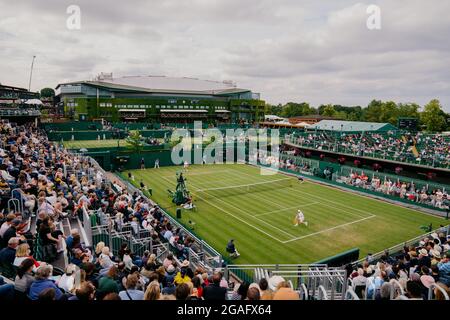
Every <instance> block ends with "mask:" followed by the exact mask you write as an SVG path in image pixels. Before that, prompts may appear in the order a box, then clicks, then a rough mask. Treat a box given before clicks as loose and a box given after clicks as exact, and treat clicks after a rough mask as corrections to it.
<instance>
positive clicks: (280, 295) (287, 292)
mask: <svg viewBox="0 0 450 320" xmlns="http://www.w3.org/2000/svg"><path fill="white" fill-rule="evenodd" d="M273 300H300V297H299V295H298V293H296V292H295V291H294V290H292V288H291V287H290V286H289V283H287V282H286V281H282V282H281V283H279V284H278V286H277V290H276V291H275V293H274V295H273Z"/></svg>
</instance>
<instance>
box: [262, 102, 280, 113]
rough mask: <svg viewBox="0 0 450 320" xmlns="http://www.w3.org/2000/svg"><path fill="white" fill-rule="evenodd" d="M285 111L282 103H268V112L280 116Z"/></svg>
mask: <svg viewBox="0 0 450 320" xmlns="http://www.w3.org/2000/svg"><path fill="white" fill-rule="evenodd" d="M282 112H283V106H282V104H281V103H280V104H278V105H272V104H268V103H267V104H266V114H271V115H275V116H280V115H281V113H282Z"/></svg>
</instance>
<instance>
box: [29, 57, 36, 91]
mask: <svg viewBox="0 0 450 320" xmlns="http://www.w3.org/2000/svg"><path fill="white" fill-rule="evenodd" d="M34 59H36V56H33V60H31V68H30V81H29V82H28V91H31V77H32V76H33V66H34Z"/></svg>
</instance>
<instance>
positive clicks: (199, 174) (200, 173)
mask: <svg viewBox="0 0 450 320" xmlns="http://www.w3.org/2000/svg"><path fill="white" fill-rule="evenodd" d="M231 171H232V170H217V171H201V172H197V173H189V171H188V172H187V173H185V174H183V175H184V176H186V177H190V176H201V175H205V174H214V173H223V172H231ZM160 177H166V178H170V177H173V175H170V176H168V175H167V176H160Z"/></svg>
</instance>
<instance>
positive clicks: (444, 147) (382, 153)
mask: <svg viewBox="0 0 450 320" xmlns="http://www.w3.org/2000/svg"><path fill="white" fill-rule="evenodd" d="M292 139H294V140H293V141H294V142H295V143H297V144H299V145H302V146H305V147H310V148H314V149H316V150H326V151H332V152H340V153H347V154H352V155H356V156H361V157H364V156H365V157H374V158H380V159H390V160H395V161H399V162H408V163H416V164H421V165H427V166H432V167H443V168H448V167H449V166H450V137H449V136H445V135H442V134H424V133H421V132H418V133H415V134H412V133H401V132H394V131H389V132H386V133H374V132H363V133H345V132H342V133H340V132H334V133H327V132H308V133H305V134H300V135H298V136H293V137H292Z"/></svg>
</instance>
